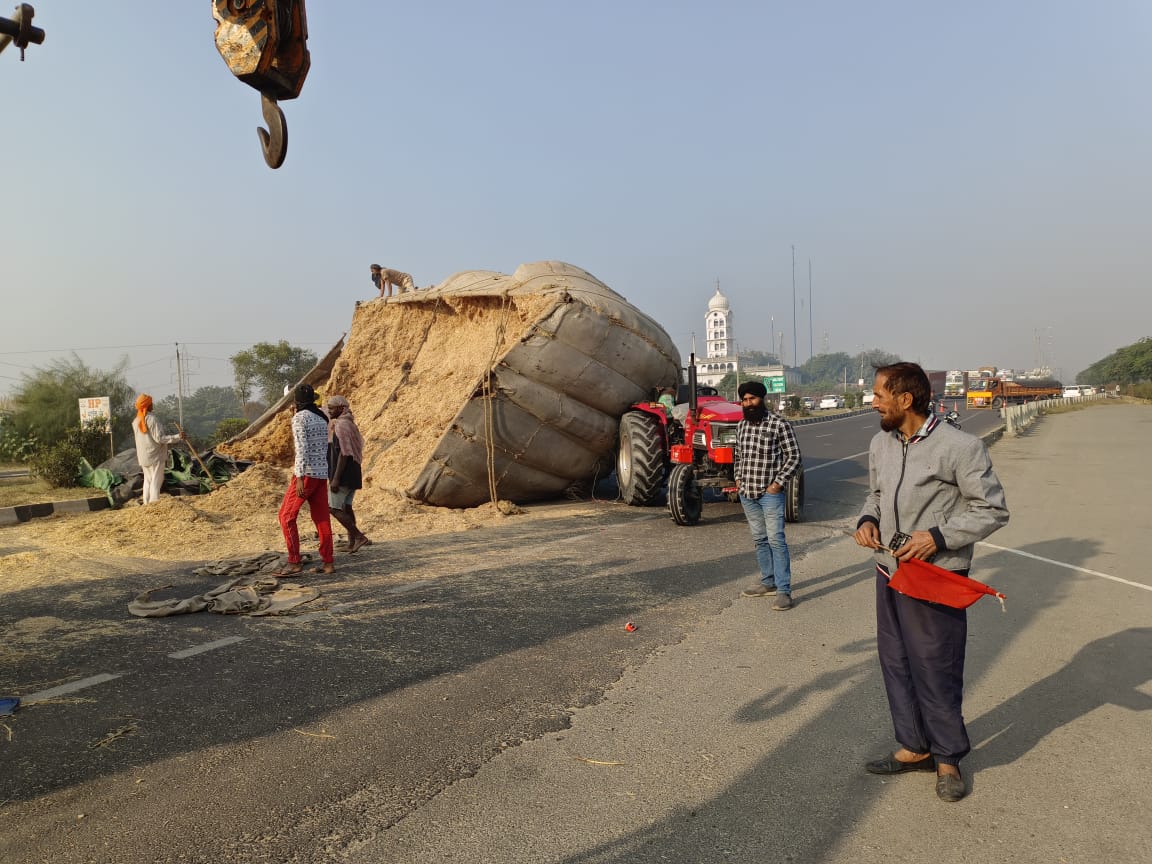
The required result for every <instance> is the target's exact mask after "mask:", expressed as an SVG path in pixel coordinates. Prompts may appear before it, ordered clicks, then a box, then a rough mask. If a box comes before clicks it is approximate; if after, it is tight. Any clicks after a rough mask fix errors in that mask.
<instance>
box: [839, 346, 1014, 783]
mask: <svg viewBox="0 0 1152 864" xmlns="http://www.w3.org/2000/svg"><path fill="white" fill-rule="evenodd" d="M873 392H874V394H875V398H874V400H873V403H872V407H873V409H874V410H875V411H877V412H878V413H879V414H880V429H881V431H880V432H878V433H877V434H876V435H875V437H873V439H872V443H871V446H870V447H869V452H868V481H869V483H868V488H869V492H868V498H867V500H866V501H865V504H864V509H863V510H861V512H860V517H859V519H858V521H857V523H856V534H855V540H856V542H857V543H858V544H860V545H861V546H864V547H867V548H869V549H875V550H877V552H876V556H875V562H876V571H877V573H876V647H877V653H878V654H879V657H880V668H881V670H882V672H883V675H884V686H885V689H886V690H887V693H888V707H889V710H890V712H891V714H892V725H893V728H894V731H895V733H896V740H897V741H898V742H899V743H900V745H901V746H900V749H899V750H896V751H895V752H893V753H890V754H888V755H887V756H885V757H883V758H881V759H876V760H874V761H872V762H869V763H868V764H867V765H866V766H865V767H866V768H867V770H868V771H870V772H871V773H873V774H902V773H904V772H906V771H936V775H937V776H936V794H937V796H938V797H939V798H940V799H941V800H943V801H959V800H960V799H961V798H963V797H964V796H965V794H967V787H966V785H965V783H964V779H963V777H962V776H961V774H960V760H961V759H963V758H964V757H965V756H966V755H967V754H968V752H969V750H970V749H971V748H970V744H969V741H968V732H967V730H966V729H965V727H964V715H963V706H962V702H963V697H964V647H965V642H966V641H967V637H968V619H967V613H966V611H965V610H964V609H954V608H952V607H950V606H945V605H942V604H938V603H930V602H928V601H925V600H918V599H916V598H913V597H908V596H905V595H903V594H900V593H898V592H896V591H894V590H891V589H890V588H889V587H888V578H889V576H890V575H891V572H892V571H893V570H894V569H895V567H896V565H897V563H898V562H901V561H907V560H909V559H913V558H917V559H921V560H924V561H932V563H934V564H935V565H936V566H938V567H942V568H944V569H946V570H951V571H953V572H956V573H959V574H961V575H964V576H967V575H968V569H969V567H970V566H971V563H972V547H973V545H974V544H975V543H976V542H977V541H978V540H982V539H984V538H985V537H987V536H988V535H989V534H991V533H992V532H993V531H995V530H996V529H998V528H1000V527H1001V526H1003V525H1005V524H1006V523H1007V522H1008V507H1007V505H1006V504H1005V501H1004V490H1003V488H1002V487H1001V486H1000V481H999V480H998V479H997V477H996V473H995V471H993V469H992V460H991V459H990V458H989V456H988V449H987V448H986V447H985V446H984V443H983V442H982V441H981V440H980V439H979V438H976V437H974V436H972V435H969V434H967V433H966V432H961V431H960V430H959V429H957V428H956V427H954V426H951V425H950V424H948V423H946V422H943V421H942V420H940V419H939V418H938V417H937V416H936V415H935V414H933V413H932V412H931V409H930V408H929V405H928V403H929V400H930V399H931V398H932V389H931V385H930V384H929V382H928V376H927V375H926V374H925V373H924V370H923V369H921V368H920V367H919V366H917V365H916V364H915V363H894V364H891V365H888V366H882V367H880V368H879V369H877V370H876V380H875V383H874V385H873ZM889 550H890V551H889ZM893 556H894V557H895V559H896V560H895V561H894V560H893Z"/></svg>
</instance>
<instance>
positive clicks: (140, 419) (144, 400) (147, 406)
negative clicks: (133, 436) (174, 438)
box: [136, 393, 152, 432]
mask: <svg viewBox="0 0 1152 864" xmlns="http://www.w3.org/2000/svg"><path fill="white" fill-rule="evenodd" d="M151 410H152V397H151V396H149V395H148V394H147V393H141V394H140V395H139V396H137V397H136V425H137V426H138V427H140V431H141V432H147V431H148V424H147V423H146V422H145V421H144V417H145V416H146V415H147V414H148V412H149V411H151Z"/></svg>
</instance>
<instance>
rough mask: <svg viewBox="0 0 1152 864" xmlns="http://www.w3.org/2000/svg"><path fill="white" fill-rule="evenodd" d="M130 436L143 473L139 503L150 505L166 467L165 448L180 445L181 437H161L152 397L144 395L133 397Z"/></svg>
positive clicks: (162, 481) (158, 494)
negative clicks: (141, 498) (170, 445)
mask: <svg viewBox="0 0 1152 864" xmlns="http://www.w3.org/2000/svg"><path fill="white" fill-rule="evenodd" d="M132 433H133V435H134V437H135V439H136V461H137V462H139V463H140V469H141V470H142V471H143V472H144V490H143V494H144V498H143V501H142V502H141V503H143V504H151V503H152V502H153V501H159V500H160V487H162V486H163V485H164V469H165V468H166V467H167V466H168V445H169V444H178V443H180V441H181V440H182V439H183V438H184V433H183V432H181V433H179V434H178V435H162V434H161V433H160V421H159V420H157V419H156V415H155V414H153V413H152V397H151V396H149V395H148V394H147V393H141V394H140V395H139V396H137V397H136V420H135V422H134V423H133V424H132Z"/></svg>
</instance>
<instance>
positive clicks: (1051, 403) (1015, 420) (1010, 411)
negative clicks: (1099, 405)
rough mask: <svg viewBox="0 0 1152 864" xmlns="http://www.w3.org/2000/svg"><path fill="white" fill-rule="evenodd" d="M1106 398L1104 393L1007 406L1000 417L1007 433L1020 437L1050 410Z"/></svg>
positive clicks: (1001, 411) (1001, 410) (1002, 409)
mask: <svg viewBox="0 0 1152 864" xmlns="http://www.w3.org/2000/svg"><path fill="white" fill-rule="evenodd" d="M1105 396H1106V394H1104V393H1093V394H1092V395H1091V396H1065V397H1063V398H1061V399H1040V400H1037V401H1036V402H1026V403H1025V404H1023V405H1007V406H1005V407H1003V408H1001V409H1000V416H1001V417H1003V418H1004V428H1005V431H1006V432H1007V433H1008V434H1009V435H1012V436H1013V437H1019V436H1020V435H1023V434H1024V432H1025V430H1027V429H1028V427H1029V426H1031V425H1032V424H1033V423H1035V422H1036V418H1037V417H1039V416H1040V415H1041V414H1043V413H1044V412H1045V411H1046V410H1047V409H1049V408H1058V407H1059V406H1061V405H1069V404H1072V405H1077V404H1079V405H1082V404H1084V403H1086V402H1095V401H1097V400H1099V399H1103V398H1105Z"/></svg>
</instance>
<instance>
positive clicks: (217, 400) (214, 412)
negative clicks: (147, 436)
mask: <svg viewBox="0 0 1152 864" xmlns="http://www.w3.org/2000/svg"><path fill="white" fill-rule="evenodd" d="M156 415H157V419H159V420H161V421H162V422H168V423H174V422H175V421H176V420H177V419H178V418H179V417H180V405H179V402H178V401H177V399H176V397H175V396H166V397H165V398H164V399H163V400H162V401H161V402H160V404H158V405H157V406H156ZM243 416H244V413H243V408H242V407H241V405H240V397H238V396H237V395H236V391H235V390H234V389H232V388H231V387H200V388H199V389H198V390H197V391H196V392H195V393H193V394H192V395H191V396H189V397H188V398H186V399H185V400H184V431H185V432H187V433H188V436H189V437H190V438H191V439H192V440H193V442H194V443H195V445H196V446H197V447H202V446H205V445H207V444H208V442H209V441H210V440H211V439H212V437H213V435H214V434H215V431H216V428H217V427H218V426H219V425H220V422H221V421H223V420H229V419H232V418H243ZM244 425H245V426H246V425H248V424H247V421H244Z"/></svg>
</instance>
